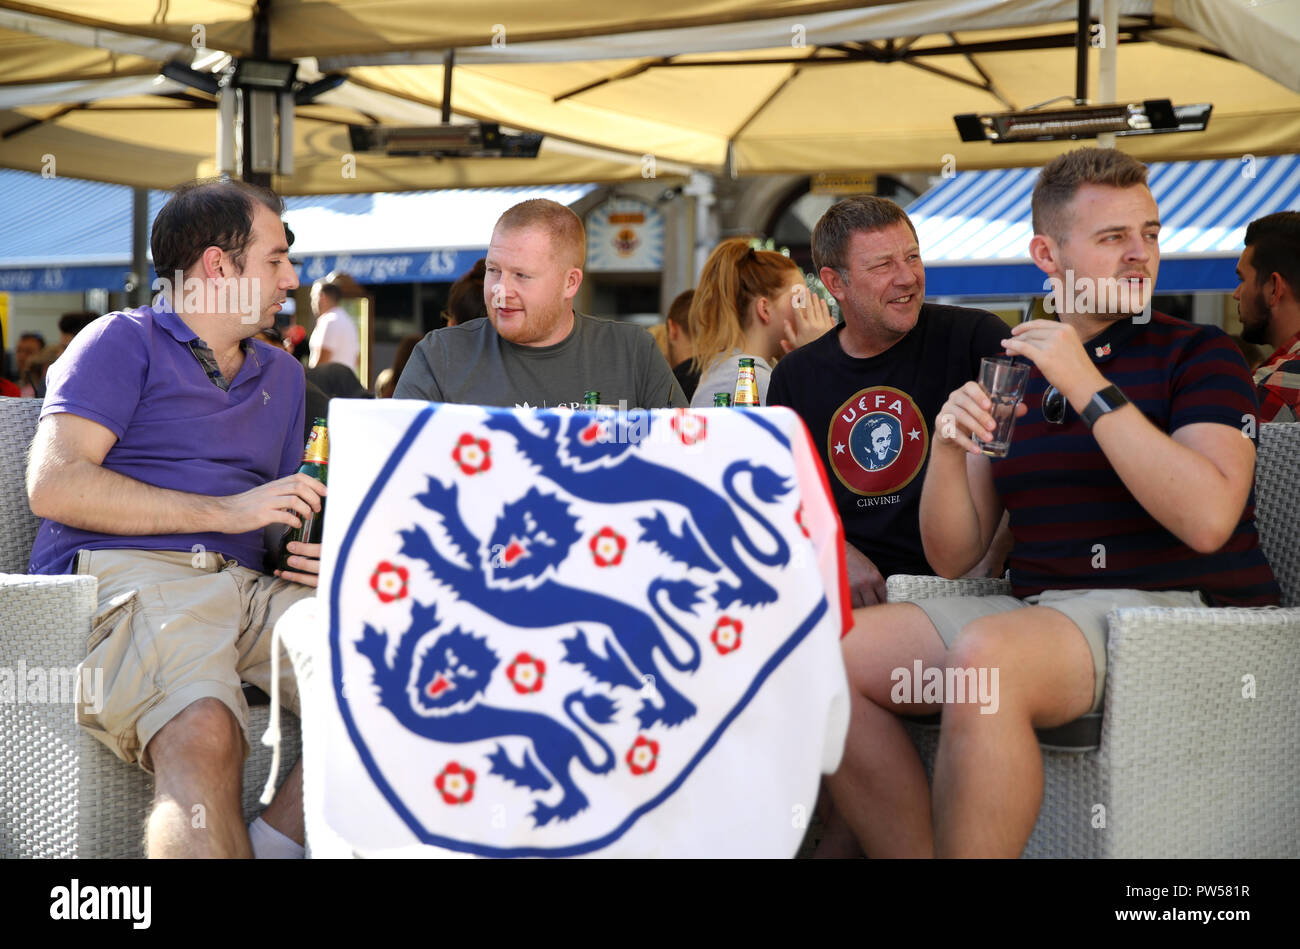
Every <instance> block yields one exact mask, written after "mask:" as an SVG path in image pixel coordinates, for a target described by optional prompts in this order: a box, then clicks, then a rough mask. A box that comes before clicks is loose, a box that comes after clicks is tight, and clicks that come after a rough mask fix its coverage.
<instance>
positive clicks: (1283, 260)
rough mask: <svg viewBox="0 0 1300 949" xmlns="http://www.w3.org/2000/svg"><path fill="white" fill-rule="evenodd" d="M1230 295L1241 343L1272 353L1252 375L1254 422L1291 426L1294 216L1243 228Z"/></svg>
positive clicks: (1296, 290) (1298, 327) (1296, 353)
mask: <svg viewBox="0 0 1300 949" xmlns="http://www.w3.org/2000/svg"><path fill="white" fill-rule="evenodd" d="M1237 279H1238V280H1239V281H1241V283H1240V284H1238V286H1237V289H1236V290H1235V291H1234V292H1233V294H1232V296H1233V299H1235V300H1236V301H1237V313H1238V314H1240V316H1241V327H1242V328H1241V338H1242V339H1244V340H1245V341H1246V342H1248V343H1260V344H1264V345H1267V346H1268V347H1270V348H1271V349H1272V351H1273V352H1272V355H1270V356H1269V357H1268V358H1267V359H1266V360H1265V361H1264V364H1263V365H1262V366H1260V367H1259V368H1258V369H1256V370H1255V386H1256V388H1257V389H1258V390H1259V420H1260V422H1295V421H1297V413H1298V412H1300V211H1280V212H1278V213H1277V214H1269V215H1267V216H1266V217H1262V218H1258V219H1257V220H1254V221H1251V222H1250V224H1248V225H1247V226H1246V249H1245V250H1243V251H1242V252H1241V259H1240V260H1238V261H1237Z"/></svg>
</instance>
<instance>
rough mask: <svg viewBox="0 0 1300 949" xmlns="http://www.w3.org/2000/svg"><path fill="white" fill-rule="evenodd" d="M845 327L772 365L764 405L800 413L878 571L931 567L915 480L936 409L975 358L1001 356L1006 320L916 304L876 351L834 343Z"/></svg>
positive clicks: (849, 532) (857, 542) (973, 373)
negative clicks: (905, 328) (862, 355)
mask: <svg viewBox="0 0 1300 949" xmlns="http://www.w3.org/2000/svg"><path fill="white" fill-rule="evenodd" d="M843 329H844V327H843V325H841V326H839V327H837V328H836V329H835V330H833V331H832V332H829V333H827V334H826V335H825V336H823V337H821V338H820V339H818V340H815V341H814V342H811V343H809V344H808V345H807V346H804V347H802V348H801V349H797V350H795V351H794V352H792V353H790V355H788V356H786V357H785V358H783V359H782V360H781V361H780V362H779V363H777V366H776V369H775V370H774V371H773V372H772V382H771V384H770V386H769V387H768V391H767V404H768V405H786V406H789V407H790V408H792V409H794V410H795V411H796V412H798V413H799V415H800V416H801V417H802V418H803V421H804V424H805V425H807V426H808V431H809V432H811V433H812V439H813V442H814V443H815V444H816V445H817V448H818V450H819V451H820V452H821V455H822V464H824V465H825V466H826V474H827V477H828V479H829V480H830V484H831V491H832V492H833V494H834V496H835V506H836V507H837V508H838V509H839V512H840V520H842V521H843V522H844V534H845V537H846V538H847V539H848V541H849V543H851V544H852V545H853V546H854V547H856V548H858V550H860V551H862V553H864V554H865V555H866V556H867V557H869V558H870V559H871V561H872V562H873V563H874V564H875V565H876V567H877V569H879V570H880V572H881V574H882V575H883V576H886V577H888V576H890V575H891V574H895V573H912V574H932V573H934V571H933V570H932V569H931V568H930V565H929V564H928V563H927V562H926V560H925V554H924V552H923V551H922V549H921V527H920V523H919V520H918V515H919V513H920V504H921V484H922V482H923V481H924V479H925V465H926V462H927V461H928V460H929V457H930V438H931V434H932V433H933V431H934V420H935V416H937V415H938V414H939V409H940V408H941V407H942V406H943V404H944V403H945V402H946V401H948V396H949V395H950V394H951V393H952V391H953V390H954V389H956V388H958V387H959V386H961V385H963V384H965V383H967V382H969V381H971V380H972V379H976V378H978V376H979V365H980V359H982V358H983V357H985V356H999V355H1003V353H1004V351H1003V349H1002V347H1001V345H999V340H1002V339H1005V338H1006V337H1008V336H1010V335H1011V330H1010V328H1009V327H1008V326H1007V324H1006V323H1004V322H1002V320H1000V319H998V318H997V317H996V316H994V315H993V314H992V313H989V312H987V311H986V310H972V309H968V308H966V307H957V306H939V305H937V304H932V303H927V304H925V305H924V306H922V307H921V314H920V316H919V317H918V318H917V321H916V326H915V327H913V329H912V331H911V332H910V333H908V334H907V335H906V336H904V337H903V338H902V339H901V340H899V341H898V342H897V343H895V344H894V345H893V346H891V347H890V348H889V349H887V350H885V351H884V352H883V353H880V354H879V355H876V356H871V357H868V358H866V359H856V358H854V357H852V356H849V355H848V354H846V353H845V352H844V350H843V348H842V347H841V346H840V338H839V334H840V332H842V331H843Z"/></svg>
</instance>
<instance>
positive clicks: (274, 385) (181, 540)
mask: <svg viewBox="0 0 1300 949" xmlns="http://www.w3.org/2000/svg"><path fill="white" fill-rule="evenodd" d="M197 338H198V337H197V335H196V334H195V333H194V331H193V330H192V329H190V328H189V327H188V326H186V325H185V323H183V322H182V321H181V319H180V318H179V317H178V316H177V315H176V314H175V313H172V312H171V311H170V310H168V309H165V308H159V309H152V308H150V307H141V308H140V309H138V310H127V311H125V312H119V313H110V314H108V315H107V316H105V317H102V318H100V319H98V320H96V321H95V322H94V323H92V324H91V325H90V326H88V327H86V329H84V330H82V331H81V332H80V333H78V334H77V336H76V337H75V338H74V339H73V341H72V342H71V343H70V344H69V345H68V348H67V351H66V352H64V354H63V356H62V357H60V358H59V360H58V361H57V362H55V363H54V365H52V366H51V367H50V369H49V372H48V374H47V383H48V388H47V390H46V396H45V404H44V406H43V407H42V409H41V418H45V417H46V416H47V415H54V414H55V413H57V412H71V413H72V414H73V415H79V416H81V417H82V418H86V419H90V420H91V421H92V422H98V423H99V424H100V425H103V426H104V427H105V428H107V429H109V430H110V431H111V432H112V433H113V434H114V435H116V436H117V442H116V443H115V444H114V445H113V447H112V448H110V449H109V451H108V454H107V455H106V456H105V457H104V462H103V465H104V467H105V468H108V469H109V470H111V471H116V472H117V473H119V474H122V475H125V476H127V477H128V478H134V479H135V480H137V481H143V482H145V483H146V484H152V485H156V486H157V487H160V488H173V489H175V490H178V491H187V492H189V493H191V494H203V495H209V496H213V497H219V496H223V495H230V494H238V493H239V492H241V491H247V490H249V489H250V488H255V487H257V486H258V485H262V484H266V483H267V482H268V481H274V480H275V479H276V478H282V477H284V476H286V475H289V474H292V473H293V472H294V471H296V470H297V469H298V465H299V463H300V462H301V460H302V429H303V412H304V411H305V406H306V403H305V380H304V377H303V371H302V367H301V366H300V365H298V363H297V361H296V360H295V359H294V358H293V357H292V356H290V355H289V354H288V353H286V352H283V351H282V350H277V349H275V348H274V347H272V346H269V345H267V344H266V343H263V342H261V341H260V340H250V341H247V342H246V343H245V355H244V364H243V365H242V366H241V367H240V368H239V372H238V374H236V376H235V378H234V380H232V381H231V384H230V390H229V391H228V392H226V391H222V389H221V388H220V387H219V386H218V385H216V383H214V382H213V381H212V380H211V379H209V378H208V375H207V372H206V371H205V370H204V368H203V365H202V364H201V363H200V362H199V360H198V359H197V358H196V357H195V355H194V352H193V351H192V350H191V349H190V345H189V343H190V341H191V340H194V339H197ZM196 544H202V545H203V547H204V549H206V550H210V551H213V552H215V553H219V554H222V555H224V556H226V557H229V558H231V559H233V560H237V561H238V562H239V563H240V564H241V565H243V566H246V567H251V568H252V569H254V570H261V569H262V555H263V544H262V531H260V530H256V531H249V532H248V533H246V534H213V533H193V534H150V535H137V536H125V535H120V534H101V533H96V532H93V531H84V530H79V529H77V528H75V527H68V526H67V525H64V524H60V523H58V522H57V521H52V520H49V519H48V518H47V519H45V520H43V521H42V522H41V527H40V530H39V531H38V532H37V534H36V544H35V545H34V546H33V548H32V562H31V566H30V567H29V570H30V572H32V573H47V574H49V573H69V572H71V571H72V569H73V568H74V566H75V559H76V553H77V551H78V550H81V549H82V548H89V549H100V548H130V549H137V550H186V551H188V550H192V549H193V548H194V545H196Z"/></svg>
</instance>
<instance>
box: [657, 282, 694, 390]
mask: <svg viewBox="0 0 1300 949" xmlns="http://www.w3.org/2000/svg"><path fill="white" fill-rule="evenodd" d="M694 298H695V291H694V290H683V291H682V292H681V293H679V294H677V296H675V297H673V302H672V303H670V304H669V305H668V316H667V317H666V318H665V319H664V332H665V333H667V339H668V365H670V366H672V367H673V375H674V376H676V377H677V383H678V385H680V386H681V387H682V392H684V393H685V394H686V398H688V399H689V398H692V397H693V396H694V395H695V389H696V387H697V386H699V384H700V370H699V368H698V367H696V365H695V360H694V356H695V343H694V342H693V341H692V340H691V300H693V299H694Z"/></svg>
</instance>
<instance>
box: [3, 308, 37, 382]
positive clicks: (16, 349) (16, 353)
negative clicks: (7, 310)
mask: <svg viewBox="0 0 1300 949" xmlns="http://www.w3.org/2000/svg"><path fill="white" fill-rule="evenodd" d="M29 335H32V334H28V333H24V334H23V336H22V337H21V338H20V339H19V340H18V342H19V346H15V347H14V356H15V357H16V358H18V357H21V355H22V353H21V352H20V346H21V345H22V342H23V340H24V339H25V338H26V337H27V336H29ZM7 357H8V353H7V352H6V351H5V330H4V324H2V323H0V396H5V397H6V398H10V399H16V398H18V397H20V396H21V395H22V394H23V393H22V390H21V389H19V388H18V384H17V383H16V382H14V381H13V380H12V379H10V378H9V373H8V358H7Z"/></svg>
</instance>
